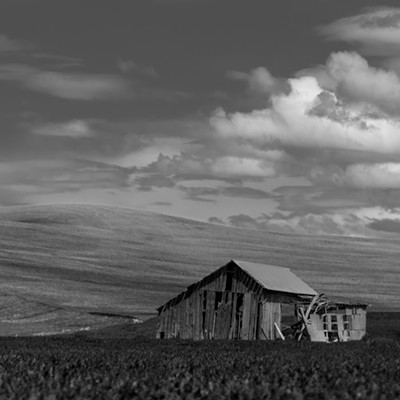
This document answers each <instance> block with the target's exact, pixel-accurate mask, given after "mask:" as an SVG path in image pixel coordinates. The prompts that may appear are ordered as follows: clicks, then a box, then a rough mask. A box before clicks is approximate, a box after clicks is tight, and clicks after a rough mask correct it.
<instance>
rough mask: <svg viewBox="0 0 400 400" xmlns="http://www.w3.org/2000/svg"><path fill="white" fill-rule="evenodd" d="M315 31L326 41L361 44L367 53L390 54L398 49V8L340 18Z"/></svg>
mask: <svg viewBox="0 0 400 400" xmlns="http://www.w3.org/2000/svg"><path fill="white" fill-rule="evenodd" d="M317 31H318V32H319V33H320V34H321V35H323V36H324V37H325V38H327V39H329V40H341V41H345V42H351V43H356V44H359V45H360V49H359V51H360V52H361V53H363V54H368V55H379V56H390V55H398V54H399V52H400V8H394V7H392V8H389V7H380V8H374V9H370V10H367V11H365V12H364V13H362V14H359V15H355V16H352V17H346V18H341V19H339V20H337V21H334V22H332V23H330V24H328V25H325V26H320V27H319V28H318V29H317Z"/></svg>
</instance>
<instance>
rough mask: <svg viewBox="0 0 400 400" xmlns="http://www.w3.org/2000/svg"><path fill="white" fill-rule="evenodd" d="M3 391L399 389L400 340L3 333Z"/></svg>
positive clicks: (192, 395)
mask: <svg viewBox="0 0 400 400" xmlns="http://www.w3.org/2000/svg"><path fill="white" fill-rule="evenodd" d="M0 365H1V375H0V377H1V379H0V398H4V399H5V398H7V399H18V400H23V399H52V400H56V399H68V398H69V399H75V398H79V399H295V400H300V399H315V400H317V399H318V400H320V399H398V398H399V397H400V383H399V382H400V343H399V342H395V341H389V340H388V341H364V342H357V343H338V344H330V345H329V344H322V343H310V342H300V343H299V342H244V341H231V342H229V341H207V342H191V341H173V340H171V341H167V340H166V341H157V340H154V339H153V340H148V339H138V338H136V339H134V340H132V339H131V340H129V339H108V340H106V339H90V338H87V337H79V336H75V337H63V338H10V339H5V338H3V339H1V340H0Z"/></svg>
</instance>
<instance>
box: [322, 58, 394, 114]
mask: <svg viewBox="0 0 400 400" xmlns="http://www.w3.org/2000/svg"><path fill="white" fill-rule="evenodd" d="M327 71H328V73H329V74H330V76H331V77H332V78H333V79H334V81H335V82H336V83H337V86H338V87H337V90H338V91H339V93H340V94H344V95H346V96H347V97H348V98H350V99H351V100H356V101H363V102H367V103H371V104H373V105H376V106H378V107H381V108H383V109H384V110H386V111H389V112H398V110H399V107H400V78H399V76H398V75H397V74H396V73H394V72H393V71H386V70H383V69H380V68H374V67H371V66H370V65H368V62H367V60H365V59H364V58H363V57H361V56H360V55H358V54H357V53H354V52H351V53H349V52H339V53H333V54H332V55H331V56H330V58H329V60H328V62H327Z"/></svg>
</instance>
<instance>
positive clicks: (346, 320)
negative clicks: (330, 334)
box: [343, 314, 350, 331]
mask: <svg viewBox="0 0 400 400" xmlns="http://www.w3.org/2000/svg"><path fill="white" fill-rule="evenodd" d="M343 329H344V330H345V331H349V330H350V315H347V314H344V315H343Z"/></svg>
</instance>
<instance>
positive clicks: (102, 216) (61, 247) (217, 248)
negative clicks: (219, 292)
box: [0, 205, 400, 335]
mask: <svg viewBox="0 0 400 400" xmlns="http://www.w3.org/2000/svg"><path fill="white" fill-rule="evenodd" d="M232 258H236V259H241V260H248V261H254V262H263V263H269V264H275V265H280V266H286V267H290V268H292V269H293V271H295V272H296V274H297V275H299V276H300V277H301V278H303V279H304V280H305V281H306V282H307V283H309V284H310V286H312V287H313V288H314V289H316V290H317V291H319V292H321V293H326V294H327V295H329V296H330V297H334V298H336V299H338V300H351V301H357V302H359V301H362V302H367V303H369V304H371V305H372V308H371V310H375V311H376V310H380V309H385V310H400V266H399V263H400V262H399V261H398V260H399V259H400V242H399V241H396V240H394V239H392V240H387V239H385V240H374V239H356V238H347V237H346V238H340V237H326V236H325V237H322V236H318V237H313V236H297V235H290V234H279V233H271V232H265V231H253V230H245V229H237V228H229V227H224V226H218V225H212V224H207V223H201V222H197V221H192V220H187V219H183V218H177V217H171V216H166V215H161V214H155V213H150V212H143V211H136V210H131V209H126V208H113V207H106V206H97V205H96V206H86V205H67V206H66V205H57V206H55V205H54V206H53V205H52V206H47V205H46V206H30V207H3V208H0V335H7V334H31V333H41V332H43V333H51V332H61V331H64V332H69V331H75V330H79V329H88V328H92V327H101V326H105V325H109V324H114V323H116V322H118V320H120V321H121V323H122V322H125V321H127V318H128V320H129V317H137V318H140V319H143V318H147V317H150V316H151V315H154V313H155V308H156V307H157V306H159V305H161V304H163V303H164V302H166V301H167V300H168V299H170V298H171V297H173V296H175V295H176V294H177V293H179V292H180V291H182V290H183V289H184V288H185V287H186V286H188V285H189V284H191V283H193V282H195V281H196V280H198V279H200V278H202V277H203V276H204V275H206V274H208V273H210V272H211V271H213V270H214V269H216V268H217V267H219V266H221V265H223V264H225V263H226V262H228V261H229V260H230V259H232Z"/></svg>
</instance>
